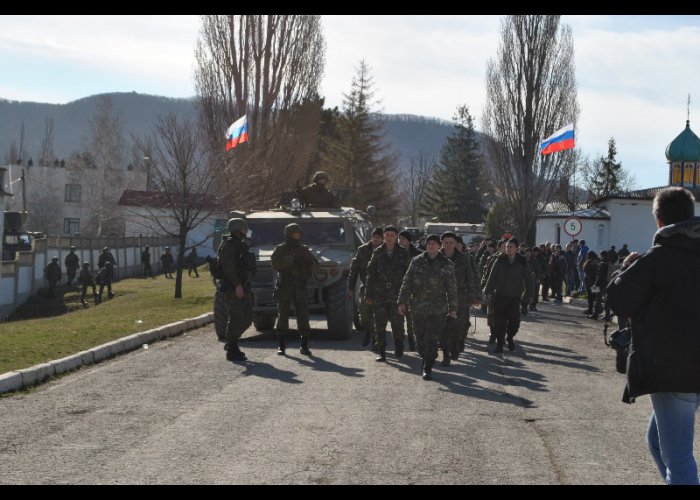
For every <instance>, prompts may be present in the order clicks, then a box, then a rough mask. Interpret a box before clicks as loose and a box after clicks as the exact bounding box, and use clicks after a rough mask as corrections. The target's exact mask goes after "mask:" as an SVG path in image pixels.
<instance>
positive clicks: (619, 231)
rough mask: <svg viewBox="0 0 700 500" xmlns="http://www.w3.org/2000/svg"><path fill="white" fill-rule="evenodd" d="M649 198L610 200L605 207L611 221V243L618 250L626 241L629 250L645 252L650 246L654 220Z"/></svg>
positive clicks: (654, 224) (654, 229) (653, 231)
mask: <svg viewBox="0 0 700 500" xmlns="http://www.w3.org/2000/svg"><path fill="white" fill-rule="evenodd" d="M651 205H652V201H651V200H610V201H608V202H607V203H606V205H605V209H606V210H607V211H608V212H609V213H610V220H611V222H612V231H611V233H612V234H611V238H612V244H613V245H615V248H616V249H617V250H619V249H620V248H622V245H623V243H627V247H628V248H629V250H630V252H640V253H641V252H645V251H646V250H647V249H648V248H649V247H650V246H651V242H652V239H653V237H654V233H655V232H656V222H655V221H654V216H653V215H652V214H651Z"/></svg>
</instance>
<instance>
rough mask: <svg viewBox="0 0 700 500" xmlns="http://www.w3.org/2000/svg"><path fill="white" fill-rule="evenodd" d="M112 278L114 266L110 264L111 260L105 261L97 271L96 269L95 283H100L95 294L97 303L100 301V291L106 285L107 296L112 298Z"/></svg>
mask: <svg viewBox="0 0 700 500" xmlns="http://www.w3.org/2000/svg"><path fill="white" fill-rule="evenodd" d="M113 278H114V266H113V265H112V262H110V261H107V262H105V265H104V267H102V268H101V269H100V270H99V271H97V277H96V278H95V280H96V281H97V284H98V285H100V291H99V292H98V294H97V303H98V304H99V303H100V302H102V292H103V291H104V289H105V287H107V296H108V297H109V298H110V299H112V298H114V294H113V293H112V279H113Z"/></svg>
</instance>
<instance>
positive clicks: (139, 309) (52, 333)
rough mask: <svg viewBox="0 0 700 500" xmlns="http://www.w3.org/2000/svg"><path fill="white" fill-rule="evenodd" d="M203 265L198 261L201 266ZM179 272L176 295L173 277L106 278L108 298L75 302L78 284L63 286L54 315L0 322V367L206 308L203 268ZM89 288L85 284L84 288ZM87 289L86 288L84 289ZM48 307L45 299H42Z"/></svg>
mask: <svg viewBox="0 0 700 500" xmlns="http://www.w3.org/2000/svg"><path fill="white" fill-rule="evenodd" d="M204 267H205V266H203V268H202V270H203V269H204ZM202 270H200V273H199V276H200V277H199V278H194V277H192V278H190V277H188V276H187V274H184V275H183V277H182V298H180V299H175V298H174V296H175V280H174V279H165V278H164V277H163V276H162V275H159V276H158V277H157V278H156V279H150V278H148V279H139V278H130V279H125V280H121V281H118V282H116V283H113V284H112V291H113V292H114V298H113V299H111V300H109V299H107V291H106V290H105V291H104V294H103V299H104V300H103V302H102V303H101V304H99V305H94V304H93V302H92V300H91V297H90V295H88V299H89V300H88V305H87V306H82V305H81V304H80V291H79V290H78V289H70V290H69V289H63V290H60V291H61V292H62V297H61V296H59V297H58V298H56V299H53V300H54V301H62V302H63V303H62V304H61V306H62V307H63V309H64V310H67V311H68V312H67V313H65V314H62V315H60V316H51V317H47V318H38V319H27V320H19V321H10V322H4V323H0V373H5V372H8V371H12V370H19V369H22V368H28V367H30V366H33V365H36V364H39V363H46V362H48V361H51V360H54V359H59V358H63V357H65V356H69V355H71V354H75V353H77V352H80V351H84V350H86V349H90V348H92V347H95V346H98V345H101V344H104V343H106V342H110V341H112V340H115V339H118V338H121V337H126V336H127V335H131V334H133V333H137V332H142V331H145V330H150V329H151V328H155V327H158V326H161V325H165V324H168V323H174V322H175V321H180V320H183V319H187V318H192V317H194V316H199V315H200V314H204V313H206V312H209V311H211V310H212V307H213V300H214V285H213V284H212V282H211V279H210V278H209V273H208V272H207V271H204V272H202ZM90 291H91V290H89V292H90ZM89 292H88V294H89ZM47 307H48V304H47Z"/></svg>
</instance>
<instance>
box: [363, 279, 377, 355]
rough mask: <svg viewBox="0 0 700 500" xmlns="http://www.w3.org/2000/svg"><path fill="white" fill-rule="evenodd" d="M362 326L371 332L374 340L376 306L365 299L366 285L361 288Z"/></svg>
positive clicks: (367, 331)
mask: <svg viewBox="0 0 700 500" xmlns="http://www.w3.org/2000/svg"><path fill="white" fill-rule="evenodd" d="M360 326H361V327H362V330H364V331H365V332H366V333H369V334H370V337H371V339H372V342H374V306H371V305H369V304H368V303H367V302H366V301H365V287H364V285H363V286H362V288H360Z"/></svg>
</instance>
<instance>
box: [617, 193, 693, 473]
mask: <svg viewBox="0 0 700 500" xmlns="http://www.w3.org/2000/svg"><path fill="white" fill-rule="evenodd" d="M652 212H653V214H654V216H655V218H656V225H657V227H658V228H659V230H658V231H657V232H656V234H655V235H654V240H653V246H652V247H651V249H649V250H648V251H647V252H646V253H644V254H643V255H641V256H640V255H639V254H638V253H637V252H632V253H631V254H630V255H629V256H628V257H627V258H626V259H625V261H624V262H623V264H622V269H623V272H622V273H621V274H620V275H618V276H617V277H616V278H615V279H614V280H612V281H611V283H610V284H609V285H608V288H607V294H608V301H609V303H610V307H611V308H612V310H613V311H615V313H616V314H617V315H618V316H622V317H630V318H631V321H630V324H631V327H632V344H631V346H630V350H629V357H628V359H627V386H626V388H625V392H624V395H623V401H624V402H627V403H630V402H633V401H634V399H635V398H636V397H638V396H642V395H644V394H650V395H651V405H652V409H653V413H652V415H651V420H650V422H649V427H648V432H647V443H648V444H649V449H650V451H651V455H652V457H653V458H654V461H655V462H656V465H657V466H658V468H659V471H660V472H661V476H662V477H663V478H664V479H665V480H666V482H667V483H668V484H698V470H697V464H696V462H695V459H694V457H693V431H694V429H695V414H696V412H697V408H698V405H700V307H698V304H700V287H698V283H699V282H700V217H694V216H693V214H694V212H695V200H694V198H693V195H692V194H691V193H690V192H689V191H687V190H685V189H683V188H680V187H670V188H666V189H664V190H662V191H660V192H659V193H657V195H656V197H655V198H654V203H653V209H652Z"/></svg>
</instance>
